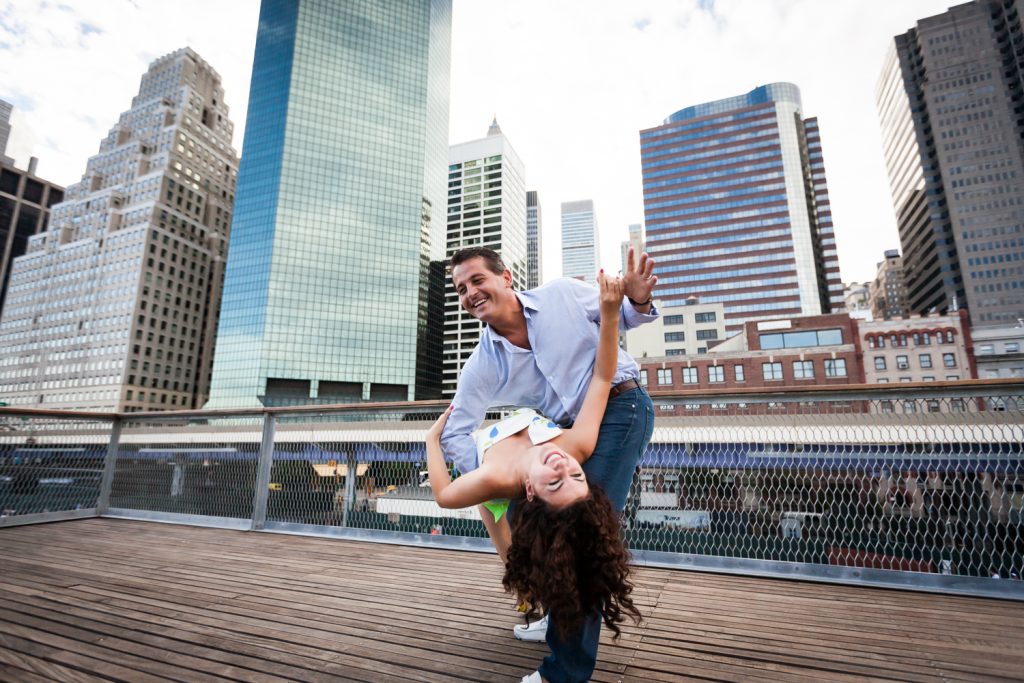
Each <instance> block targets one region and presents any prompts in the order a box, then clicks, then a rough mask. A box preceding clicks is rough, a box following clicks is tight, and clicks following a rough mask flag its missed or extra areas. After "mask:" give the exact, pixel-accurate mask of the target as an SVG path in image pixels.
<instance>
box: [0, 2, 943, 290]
mask: <svg viewBox="0 0 1024 683" xmlns="http://www.w3.org/2000/svg"><path fill="white" fill-rule="evenodd" d="M947 5H948V1H947V0H901V1H900V2H892V1H891V0H860V1H857V0H834V1H833V2H821V1H820V0H774V1H768V0H716V1H715V2H711V1H710V0H634V1H633V2H629V3H624V2H618V1H616V0H559V1H558V2H551V1H550V0H517V1H516V2H509V1H508V0H456V2H455V10H454V24H453V40H452V103H451V117H452V118H451V139H452V141H453V142H463V141H466V140H470V139H473V138H477V137H481V136H483V135H484V134H485V133H486V130H487V126H488V124H489V123H490V121H491V117H492V116H493V115H495V114H497V116H498V121H499V123H500V124H501V127H502V130H503V131H504V132H505V133H506V134H507V135H508V137H509V139H510V141H511V142H512V145H513V146H514V147H515V148H516V150H517V151H518V152H519V154H520V156H521V157H522V158H523V160H524V162H525V163H526V165H527V183H528V186H529V188H530V189H536V190H538V191H539V192H540V196H541V201H542V205H543V211H544V219H545V234H544V237H545V245H546V246H549V247H552V248H551V249H549V250H548V251H547V252H546V255H545V260H544V267H545V274H546V275H547V276H548V277H552V276H555V275H557V274H558V271H559V268H560V255H559V253H558V249H557V247H558V246H559V235H558V233H559V206H560V203H561V202H562V201H567V200H572V199H583V198H593V199H594V200H595V201H596V203H597V209H598V216H599V221H600V224H601V227H602V247H603V249H602V252H603V253H602V256H603V265H604V266H605V267H607V268H609V269H617V268H618V248H619V247H618V244H619V242H620V241H621V240H623V239H625V234H626V226H627V225H628V224H630V223H636V222H640V221H642V219H643V204H642V195H641V184H640V157H639V144H638V139H639V131H640V130H641V129H643V128H649V127H652V126H656V125H658V124H660V123H661V121H662V120H663V119H664V118H665V117H666V116H668V115H669V114H671V113H672V112H674V111H677V110H679V109H682V108H683V107H686V106H689V105H693V104H698V103H701V102H706V101H709V100H714V99H719V98H723V97H730V96H733V95H737V94H740V93H744V92H747V91H749V90H750V89H752V88H754V87H756V86H758V85H762V84H764V83H769V82H774V81H791V82H793V83H796V84H797V85H798V86H799V87H800V89H801V91H802V94H803V101H804V113H805V116H817V117H818V118H819V120H820V125H821V131H822V133H821V134H822V142H823V147H824V155H825V166H826V171H827V173H828V179H829V189H830V192H831V197H832V204H833V209H834V218H835V223H836V232H837V240H838V249H839V258H840V263H841V266H842V273H843V276H844V278H846V279H848V280H866V279H869V278H871V277H873V276H874V267H875V262H876V261H877V260H879V258H880V257H881V254H882V251H884V250H885V249H888V248H893V247H898V246H899V239H898V237H897V234H896V229H895V222H894V219H893V215H892V207H891V202H890V199H889V193H888V181H887V179H886V177H885V170H884V167H883V165H882V157H881V145H880V141H879V133H878V123H877V114H876V113H875V107H874V87H875V82H876V80H877V78H878V74H879V71H880V69H881V65H882V59H883V58H884V56H885V51H886V50H887V48H888V46H889V45H890V43H891V41H892V37H893V36H894V35H896V34H897V33H902V32H904V31H906V30H907V29H909V28H910V27H912V26H913V25H914V23H915V22H916V20H918V19H920V18H923V17H925V16H930V15H933V14H937V13H940V12H943V11H945V9H946V6H947ZM258 10H259V5H258V3H257V2H255V1H254V0H244V1H242V0H204V1H202V2H200V1H198V0H177V1H176V2H166V1H162V0H135V1H134V2H132V1H129V0H103V1H102V2H96V1H95V0H75V1H72V0H66V2H64V3H56V2H50V1H46V2H39V1H38V0H8V1H7V2H6V3H5V4H2V5H0V73H3V74H4V75H5V78H4V80H3V84H2V86H0V88H2V90H0V98H4V99H7V100H10V101H12V102H13V103H14V104H15V106H16V108H17V109H16V114H15V118H14V119H13V121H12V124H13V126H14V130H13V132H12V139H11V145H10V147H9V149H8V154H10V155H11V156H15V157H16V158H17V159H18V162H19V164H20V165H24V164H25V163H26V162H27V158H28V156H29V155H34V156H37V157H39V158H40V165H39V172H40V173H41V174H42V175H43V176H44V177H47V178H50V179H52V180H54V181H55V182H60V183H64V184H67V183H71V182H74V181H75V180H77V179H78V177H79V175H80V174H81V172H82V171H83V170H84V168H85V161H86V159H87V158H88V157H89V156H90V155H91V154H94V153H95V152H96V150H97V149H98V146H99V141H100V139H101V138H102V137H103V136H104V135H105V134H106V132H107V130H108V129H109V128H110V126H111V125H112V124H113V123H114V122H115V121H116V120H117V117H118V115H119V114H120V113H121V112H122V111H124V110H125V109H127V108H128V106H129V105H130V102H131V98H132V97H133V96H134V95H135V93H136V92H137V89H138V83H139V78H140V76H141V75H142V73H143V72H144V71H145V69H146V67H147V65H148V64H149V62H150V61H152V60H153V59H155V58H156V57H159V56H160V55H163V54H166V53H168V52H171V51H173V50H176V49H178V48H180V47H183V46H186V45H188V46H190V47H192V48H193V49H195V50H196V51H197V52H198V53H199V54H200V55H202V57H203V58H204V59H206V60H207V61H208V62H209V63H210V64H211V65H213V67H214V68H215V69H217V70H218V71H219V72H220V74H221V76H222V78H223V83H224V88H225V94H226V99H227V102H228V104H229V105H230V107H231V114H232V119H233V120H234V122H235V132H236V136H235V146H236V148H237V149H239V150H240V149H241V135H242V132H243V128H244V123H245V108H246V104H247V100H248V90H249V77H250V70H251V68H252V51H253V47H254V44H255V33H256V23H257V18H258Z"/></svg>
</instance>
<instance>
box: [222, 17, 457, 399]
mask: <svg viewBox="0 0 1024 683" xmlns="http://www.w3.org/2000/svg"><path fill="white" fill-rule="evenodd" d="M450 35H451V0H409V1H408V2H400V3H399V2H384V3H382V2H373V1H372V0H348V1H346V2H338V1H337V0H297V1H296V0H263V3H262V5H261V8H260V20H259V30H258V33H257V35H256V53H255V57H254V59H253V71H252V85H251V90H250V96H249V111H248V119H247V123H246V134H245V143H244V146H243V149H242V158H243V159H244V161H243V163H242V168H241V171H240V175H239V183H238V206H237V210H236V212H235V222H234V225H233V226H232V234H231V257H230V258H229V259H228V265H227V274H226V276H225V282H224V299H223V304H222V307H221V309H222V313H221V317H220V327H219V329H218V333H217V334H218V341H217V352H216V358H215V360H214V366H213V382H212V385H211V394H210V402H209V404H208V406H209V407H230V406H259V405H261V404H262V405H288V404H304V403H341V402H356V401H361V400H371V401H377V400H381V401H387V400H406V399H411V398H414V397H415V396H420V397H428V396H430V397H439V396H440V390H441V343H442V339H441V335H439V334H431V333H430V321H431V320H432V319H436V318H432V317H431V308H430V305H431V301H432V300H433V301H434V305H436V306H437V307H438V309H440V308H442V307H443V297H442V296H441V293H440V290H439V289H438V287H437V284H438V281H437V277H436V274H437V266H435V265H432V264H433V263H435V262H440V261H442V260H443V259H444V253H445V251H444V249H445V245H444V230H445V209H444V207H445V205H446V204H445V167H446V166H447V159H448V81H449V60H450V57H449V53H450ZM435 295H436V296H437V299H436V300H435V299H433V297H434V296H435Z"/></svg>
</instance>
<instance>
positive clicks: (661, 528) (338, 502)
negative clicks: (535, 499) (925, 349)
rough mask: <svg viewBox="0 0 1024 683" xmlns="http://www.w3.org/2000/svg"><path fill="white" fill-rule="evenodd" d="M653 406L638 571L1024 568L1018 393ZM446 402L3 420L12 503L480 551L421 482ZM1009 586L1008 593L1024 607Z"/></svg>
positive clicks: (913, 391)
mask: <svg viewBox="0 0 1024 683" xmlns="http://www.w3.org/2000/svg"><path fill="white" fill-rule="evenodd" d="M654 404H655V411H656V421H655V432H654V437H653V439H652V442H651V445H650V447H649V448H648V450H647V452H646V453H645V455H644V457H643V459H642V461H641V465H640V467H639V468H638V470H637V471H636V473H635V474H634V480H633V484H632V489H631V493H630V496H629V501H628V503H627V506H626V510H625V512H624V514H623V529H624V533H625V534H626V537H627V539H628V541H629V544H630V546H631V548H633V550H634V553H635V556H636V557H637V559H639V560H640V561H643V562H650V563H657V564H663V565H664V564H669V565H679V566H694V567H702V568H709V569H718V570H722V571H756V572H759V573H773V574H793V573H794V572H795V570H797V569H798V570H799V574H800V575H803V576H818V577H823V578H829V577H831V578H835V579H837V580H854V581H865V580H867V581H871V580H875V581H880V582H882V583H886V582H887V581H886V580H885V579H884V578H883V579H879V578H878V577H880V576H881V577H885V576H889V577H897V578H898V580H893V581H889V583H904V584H910V585H919V586H924V585H927V584H928V582H929V581H931V582H932V583H931V585H932V587H938V588H939V589H949V590H957V589H958V586H959V587H962V586H969V587H973V588H972V589H976V588H977V586H978V585H980V584H981V582H988V581H990V580H992V579H995V578H997V577H998V578H1000V579H1006V580H1012V579H1019V577H1020V574H1021V572H1022V571H1024V535H1022V529H1024V520H1022V516H1024V462H1022V442H1024V415H1022V413H1024V386H1022V385H1020V384H1010V383H1005V382H1003V383H999V384H985V383H980V382H976V383H963V385H962V386H957V385H953V386H947V387H942V388H934V389H929V388H925V387H921V386H915V387H913V388H889V389H886V388H875V389H860V390H838V389H836V390H829V391H812V392H806V391H805V392H799V393H797V392H775V393H771V394H766V393H762V394H757V393H751V392H746V393H735V394H715V395H704V396H692V395H687V394H680V393H675V394H656V395H655V396H654ZM439 409H440V405H439V404H422V403H420V404H388V405H387V406H350V407H338V408H323V407H320V408H317V409H316V411H315V412H313V411H311V410H301V409H275V410H268V411H265V412H261V413H258V414H251V413H250V414H215V413H209V414H197V413H189V414H188V416H168V415H159V416H146V417H137V416H134V415H127V416H121V417H117V418H116V419H114V421H113V423H110V422H108V423H103V422H85V421H82V420H78V421H72V420H59V419H57V418H53V417H31V416H29V417H25V416H24V415H25V414H24V412H23V411H22V412H20V413H19V414H18V415H17V416H14V415H5V414H4V413H3V409H0V420H2V422H0V426H6V427H7V431H3V432H0V454H2V455H0V465H2V470H0V476H2V477H3V479H2V483H0V505H2V506H3V508H4V510H5V511H6V512H5V514H6V515H7V517H6V519H15V518H17V516H18V515H22V514H33V513H40V512H46V511H52V510H75V509H76V507H81V508H86V509H92V508H95V509H97V510H99V512H100V513H103V512H105V511H109V513H110V514H117V515H129V516H140V517H148V518H157V519H168V520H177V521H186V522H192V523H207V524H216V525H222V526H236V527H245V528H253V529H268V530H276V531H292V532H295V531H298V532H302V533H313V534H322V535H343V536H344V535H348V536H358V537H365V538H377V539H386V540H391V541H396V540H397V541H399V542H415V543H432V542H436V543H438V544H441V545H452V544H456V545H461V546H462V547H474V548H479V549H485V548H487V547H488V542H487V540H486V531H485V530H484V527H483V524H482V523H481V521H480V519H479V516H478V515H477V512H476V510H475V509H467V510H443V509H441V508H440V507H438V506H437V505H436V504H435V503H434V500H433V496H432V495H431V491H430V487H429V485H428V483H427V477H426V464H425V459H426V453H425V450H424V446H423V438H424V435H425V432H426V429H427V428H428V427H429V426H430V424H431V421H432V420H433V418H434V417H436V415H437V414H438V411H439ZM112 424H113V426H112ZM112 437H113V438H115V440H116V448H114V449H108V446H109V444H110V442H111V438H112ZM108 450H109V451H110V452H111V456H110V457H109V458H107V461H106V462H107V463H108V464H107V469H108V470H109V475H108V476H109V479H110V483H109V486H108V489H109V491H108V493H107V494H106V498H105V499H104V493H103V490H102V489H103V485H102V479H103V473H104V462H105V458H106V457H107V454H108ZM56 482H61V483H56ZM65 482H66V483H65ZM871 577H874V579H872V578H871ZM929 577H931V578H929ZM1010 583H1012V582H1010V581H1008V582H1007V585H1005V586H1003V587H1002V588H1000V591H1001V592H1002V593H1003V594H1005V593H1007V591H1009V592H1010V594H1017V593H1019V594H1020V595H1021V596H1022V597H1024V589H1021V590H1020V591H1017V590H1016V589H1015V588H1010V586H1009V584H1010ZM1021 585H1022V586H1024V584H1021Z"/></svg>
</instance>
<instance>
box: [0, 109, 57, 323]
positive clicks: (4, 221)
mask: <svg viewBox="0 0 1024 683" xmlns="http://www.w3.org/2000/svg"><path fill="white" fill-rule="evenodd" d="M10 116H11V105H9V104H7V103H6V102H4V101H3V100H0V309H2V308H3V303H4V299H5V298H6V297H7V282H8V280H9V279H10V275H11V265H12V263H13V261H14V259H15V258H16V257H18V256H21V255H22V254H24V253H25V249H26V248H27V247H28V238H29V237H32V235H38V234H39V233H41V232H43V231H44V230H46V226H47V225H48V224H49V221H50V207H51V206H53V205H54V204H57V203H59V202H61V201H62V200H63V199H64V188H63V187H61V186H60V185H55V184H54V183H51V182H49V181H47V180H43V179H42V178H40V177H38V176H37V175H36V163H37V162H36V158H35V157H32V158H31V159H30V160H29V162H28V170H27V171H23V170H21V169H19V168H16V167H15V166H14V159H11V158H10V157H8V156H7V155H6V149H7V138H8V135H9V133H10V130H11V127H10V125H8V124H7V121H9V120H10Z"/></svg>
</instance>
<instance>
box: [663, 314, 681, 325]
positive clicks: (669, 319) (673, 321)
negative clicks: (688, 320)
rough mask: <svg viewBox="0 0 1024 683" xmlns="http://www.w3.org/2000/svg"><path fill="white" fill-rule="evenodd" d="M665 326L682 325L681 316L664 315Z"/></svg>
mask: <svg viewBox="0 0 1024 683" xmlns="http://www.w3.org/2000/svg"><path fill="white" fill-rule="evenodd" d="M664 321H665V322H664V324H665V325H682V324H683V316H681V315H666V316H665V317H664Z"/></svg>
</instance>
